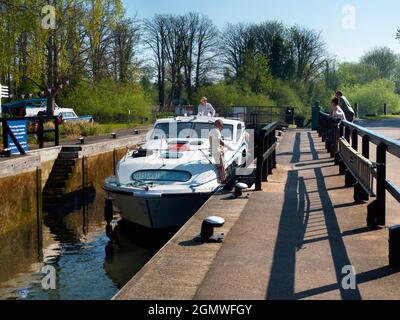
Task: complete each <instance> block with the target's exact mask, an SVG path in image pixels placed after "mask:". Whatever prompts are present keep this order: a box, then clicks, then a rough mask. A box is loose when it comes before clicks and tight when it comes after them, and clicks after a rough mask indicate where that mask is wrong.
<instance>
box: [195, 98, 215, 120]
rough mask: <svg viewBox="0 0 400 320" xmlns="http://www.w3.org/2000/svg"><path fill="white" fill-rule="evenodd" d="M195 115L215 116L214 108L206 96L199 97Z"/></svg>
mask: <svg viewBox="0 0 400 320" xmlns="http://www.w3.org/2000/svg"><path fill="white" fill-rule="evenodd" d="M197 115H198V116H199V117H211V118H213V117H215V109H214V107H213V106H212V105H211V103H208V99H207V98H205V97H204V98H202V99H201V102H200V105H199V107H198V112H197Z"/></svg>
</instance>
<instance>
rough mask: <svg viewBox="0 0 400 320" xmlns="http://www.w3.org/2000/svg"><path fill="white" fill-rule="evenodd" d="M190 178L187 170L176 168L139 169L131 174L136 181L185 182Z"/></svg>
mask: <svg viewBox="0 0 400 320" xmlns="http://www.w3.org/2000/svg"><path fill="white" fill-rule="evenodd" d="M191 178H192V175H191V174H190V173H189V172H186V171H178V170H141V171H136V172H135V173H133V174H132V180H136V181H169V182H171V181H172V182H187V181H189V180H190V179H191Z"/></svg>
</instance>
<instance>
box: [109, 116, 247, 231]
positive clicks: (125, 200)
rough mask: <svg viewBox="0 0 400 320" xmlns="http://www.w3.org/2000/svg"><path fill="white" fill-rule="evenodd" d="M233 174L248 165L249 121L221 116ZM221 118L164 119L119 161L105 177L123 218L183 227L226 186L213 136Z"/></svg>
mask: <svg viewBox="0 0 400 320" xmlns="http://www.w3.org/2000/svg"><path fill="white" fill-rule="evenodd" d="M220 119H221V120H222V121H223V123H224V129H223V130H222V132H221V134H222V138H223V140H224V142H225V143H226V144H229V145H230V146H231V148H232V149H233V150H234V151H229V150H226V152H225V161H226V168H227V177H228V178H233V177H234V175H235V169H236V168H237V167H241V166H244V165H245V164H246V158H247V154H248V142H247V139H246V138H247V134H246V130H245V124H244V123H243V122H241V121H237V120H230V119H224V118H220ZM216 120H217V118H203V117H175V118H169V119H161V120H158V121H157V122H156V123H155V125H154V127H153V130H151V132H150V133H149V135H148V137H147V139H146V143H145V144H144V145H142V146H141V147H140V148H139V149H137V150H130V151H128V152H127V154H126V155H125V157H124V158H123V159H122V160H121V161H120V162H119V163H118V165H117V169H116V176H113V177H109V178H107V179H106V180H105V183H104V190H105V192H106V197H107V198H108V199H110V200H112V202H113V206H114V208H115V209H116V210H118V211H119V212H120V215H121V216H122V218H123V219H126V220H128V221H131V222H133V223H135V224H139V225H142V226H145V227H148V228H154V229H161V228H168V227H176V226H181V225H183V224H185V223H186V222H187V220H188V219H189V218H190V217H191V216H192V215H193V214H194V213H196V211H198V209H199V208H200V207H201V206H202V205H203V204H204V203H205V202H206V201H207V200H208V199H209V197H210V196H211V195H212V194H214V193H215V192H216V191H217V190H219V189H220V188H221V186H222V185H221V183H220V181H219V176H218V171H217V167H216V164H215V161H214V159H213V158H212V156H211V154H210V144H209V139H208V135H209V132H210V130H211V129H212V128H213V127H214V123H215V121H216Z"/></svg>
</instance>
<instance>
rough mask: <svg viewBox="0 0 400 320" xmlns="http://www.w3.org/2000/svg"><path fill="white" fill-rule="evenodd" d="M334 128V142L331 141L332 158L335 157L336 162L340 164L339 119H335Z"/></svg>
mask: <svg viewBox="0 0 400 320" xmlns="http://www.w3.org/2000/svg"><path fill="white" fill-rule="evenodd" d="M332 122H333V128H332V143H331V149H330V152H331V158H335V164H338V160H337V159H338V141H339V123H338V121H337V120H333V121H332Z"/></svg>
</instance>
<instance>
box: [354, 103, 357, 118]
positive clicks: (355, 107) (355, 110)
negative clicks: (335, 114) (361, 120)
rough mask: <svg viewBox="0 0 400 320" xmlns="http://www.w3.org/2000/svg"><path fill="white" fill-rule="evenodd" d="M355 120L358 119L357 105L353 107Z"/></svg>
mask: <svg viewBox="0 0 400 320" xmlns="http://www.w3.org/2000/svg"><path fill="white" fill-rule="evenodd" d="M354 112H355V113H356V114H355V118H356V119H358V103H356V104H355V105H354Z"/></svg>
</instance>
